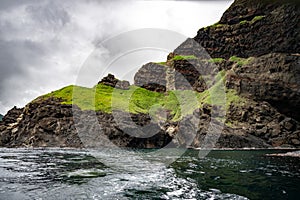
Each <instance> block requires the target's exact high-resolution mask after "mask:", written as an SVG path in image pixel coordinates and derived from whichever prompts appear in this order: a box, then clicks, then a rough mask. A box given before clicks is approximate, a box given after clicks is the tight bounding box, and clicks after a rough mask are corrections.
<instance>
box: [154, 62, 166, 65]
mask: <svg viewBox="0 0 300 200" xmlns="http://www.w3.org/2000/svg"><path fill="white" fill-rule="evenodd" d="M156 64H159V65H166V64H167V62H156Z"/></svg>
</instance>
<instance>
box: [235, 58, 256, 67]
mask: <svg viewBox="0 0 300 200" xmlns="http://www.w3.org/2000/svg"><path fill="white" fill-rule="evenodd" d="M251 60H252V58H251V57H250V58H240V57H237V56H231V57H230V58H229V61H231V62H234V63H236V64H237V65H238V66H240V67H241V66H243V65H247V64H248V63H249V62H250V61H251Z"/></svg>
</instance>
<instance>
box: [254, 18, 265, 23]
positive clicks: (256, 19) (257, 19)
mask: <svg viewBox="0 0 300 200" xmlns="http://www.w3.org/2000/svg"><path fill="white" fill-rule="evenodd" d="M264 17H265V16H255V17H254V18H253V19H252V20H251V22H252V23H255V22H257V21H259V20H262V19H263V18H264Z"/></svg>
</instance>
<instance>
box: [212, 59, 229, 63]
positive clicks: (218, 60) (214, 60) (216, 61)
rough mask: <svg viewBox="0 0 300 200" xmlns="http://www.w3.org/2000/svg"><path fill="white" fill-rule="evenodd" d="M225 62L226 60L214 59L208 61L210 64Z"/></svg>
mask: <svg viewBox="0 0 300 200" xmlns="http://www.w3.org/2000/svg"><path fill="white" fill-rule="evenodd" d="M224 60H225V59H224V58H212V59H210V60H208V62H210V63H221V62H223V61H224Z"/></svg>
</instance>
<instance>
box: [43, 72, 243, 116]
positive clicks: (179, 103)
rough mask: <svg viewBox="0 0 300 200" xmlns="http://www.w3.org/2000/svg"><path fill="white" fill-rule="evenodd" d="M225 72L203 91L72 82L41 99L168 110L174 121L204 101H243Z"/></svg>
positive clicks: (88, 106)
mask: <svg viewBox="0 0 300 200" xmlns="http://www.w3.org/2000/svg"><path fill="white" fill-rule="evenodd" d="M225 75H226V74H225V71H221V72H219V73H218V75H217V77H216V80H217V81H216V84H214V85H213V86H212V87H211V88H209V89H208V90H206V91H204V92H202V93H198V92H195V91H191V90H184V91H182V90H175V91H169V92H168V93H167V94H162V93H158V92H152V91H148V90H146V89H143V88H139V87H137V86H130V89H129V90H121V89H114V88H112V87H110V86H106V85H103V84H98V85H96V86H95V87H93V88H86V87H80V86H73V85H71V86H67V87H64V88H62V89H60V90H57V91H54V92H51V93H49V94H47V95H44V96H42V97H40V98H49V97H56V98H61V99H62V100H63V102H62V103H63V104H75V105H77V106H78V107H79V108H81V109H82V110H95V111H103V112H106V113H111V112H112V110H122V111H125V112H130V113H145V114H150V116H151V117H152V118H153V119H156V120H165V117H166V116H165V115H164V113H166V112H168V113H170V114H171V116H172V120H173V121H178V120H180V119H182V117H184V116H186V115H188V114H192V113H193V111H194V110H195V109H197V108H200V107H202V106H203V105H204V104H214V105H219V106H223V108H224V110H225V109H228V108H229V105H230V104H231V103H234V104H240V103H244V102H245V100H244V99H243V98H241V97H239V96H238V95H237V93H236V92H235V90H226V89H225V87H224V77H225ZM225 102H226V103H225Z"/></svg>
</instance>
